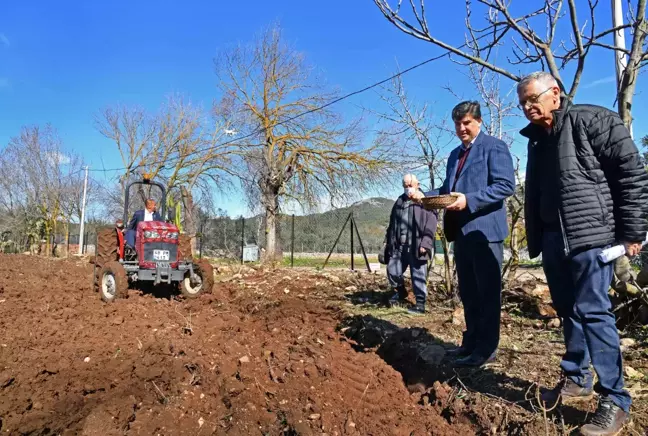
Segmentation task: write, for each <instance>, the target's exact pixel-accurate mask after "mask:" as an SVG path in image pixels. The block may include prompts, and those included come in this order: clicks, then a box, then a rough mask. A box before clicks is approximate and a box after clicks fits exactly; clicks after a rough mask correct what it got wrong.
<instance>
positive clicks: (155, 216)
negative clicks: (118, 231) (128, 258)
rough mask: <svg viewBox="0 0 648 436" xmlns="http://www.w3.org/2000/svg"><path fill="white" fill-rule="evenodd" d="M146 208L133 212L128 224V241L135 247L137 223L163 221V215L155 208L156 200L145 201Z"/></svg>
mask: <svg viewBox="0 0 648 436" xmlns="http://www.w3.org/2000/svg"><path fill="white" fill-rule="evenodd" d="M144 207H145V208H144V209H142V210H138V211H136V212H135V213H134V214H133V218H131V220H130V222H129V223H128V226H127V227H126V230H125V231H126V243H127V244H128V245H130V246H131V247H135V235H136V234H137V225H138V224H139V223H140V221H162V217H160V214H159V213H157V211H156V210H155V200H152V199H150V198H149V199H148V200H146V202H145V203H144Z"/></svg>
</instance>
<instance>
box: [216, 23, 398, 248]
mask: <svg viewBox="0 0 648 436" xmlns="http://www.w3.org/2000/svg"><path fill="white" fill-rule="evenodd" d="M216 67H217V68H216V71H217V77H218V79H219V85H218V86H219V88H220V90H221V91H222V93H223V95H224V96H225V98H227V99H229V100H230V101H231V102H232V103H233V108H232V112H231V113H230V114H229V116H230V119H231V120H236V122H234V123H233V124H234V125H236V127H237V130H238V131H239V132H241V133H245V134H246V135H245V136H244V137H245V140H241V141H239V142H238V146H239V147H240V150H241V153H242V163H243V165H244V167H243V170H242V171H241V172H240V173H239V174H238V176H239V178H240V180H241V181H242V183H243V185H244V186H245V187H246V188H247V192H248V194H249V198H250V200H251V201H252V202H258V203H260V205H261V206H262V208H263V215H264V217H265V236H266V251H265V260H274V259H275V257H276V256H277V255H278V254H279V248H280V247H279V238H278V234H277V228H278V215H279V213H280V208H281V204H282V201H286V200H294V201H296V202H299V204H301V205H303V206H305V205H313V204H316V203H317V202H318V201H319V200H320V199H321V198H322V197H323V196H329V197H330V198H332V199H335V198H341V197H343V196H344V195H346V194H350V193H353V194H356V193H359V192H362V191H363V190H364V189H365V188H367V187H368V186H370V185H372V183H374V182H376V181H377V180H380V178H381V177H384V175H385V173H386V172H387V170H388V163H389V158H388V157H387V156H385V155H383V154H382V151H383V150H381V148H380V147H379V146H376V145H372V146H367V147H365V146H363V144H362V139H363V138H362V135H361V134H362V130H361V128H360V125H359V122H357V121H356V122H351V123H344V122H343V121H342V119H341V117H340V116H339V114H337V113H335V112H334V111H333V110H331V109H330V107H329V103H330V102H331V101H333V100H335V99H336V97H337V94H336V93H335V92H331V91H328V90H326V89H325V87H324V85H323V81H322V80H321V78H317V77H314V76H313V74H312V68H311V67H309V66H308V65H307V64H306V63H305V60H304V57H303V55H302V54H301V53H298V52H296V51H295V50H293V49H292V48H290V47H288V46H287V45H286V44H285V43H283V41H282V38H281V31H280V30H279V28H278V27H272V28H269V29H267V30H265V31H264V32H263V33H262V34H261V35H260V36H259V37H258V38H257V40H256V41H255V42H254V44H252V45H248V46H243V45H239V46H237V47H234V48H232V49H229V50H225V51H223V52H222V53H221V54H220V55H219V57H218V58H217V60H216Z"/></svg>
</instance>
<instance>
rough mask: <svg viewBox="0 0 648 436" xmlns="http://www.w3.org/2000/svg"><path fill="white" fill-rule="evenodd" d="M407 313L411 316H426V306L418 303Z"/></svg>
mask: <svg viewBox="0 0 648 436" xmlns="http://www.w3.org/2000/svg"><path fill="white" fill-rule="evenodd" d="M407 312H408V313H410V314H411V315H424V314H425V304H422V303H416V305H415V306H412V307H410V308H409V309H407Z"/></svg>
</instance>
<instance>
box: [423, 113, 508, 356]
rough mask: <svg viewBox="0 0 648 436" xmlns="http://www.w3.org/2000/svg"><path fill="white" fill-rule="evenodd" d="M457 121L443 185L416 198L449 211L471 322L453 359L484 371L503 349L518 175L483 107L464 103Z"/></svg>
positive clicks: (448, 228)
mask: <svg viewBox="0 0 648 436" xmlns="http://www.w3.org/2000/svg"><path fill="white" fill-rule="evenodd" d="M452 120H453V121H454V124H455V132H456V134H457V137H458V138H459V139H460V140H461V145H460V146H458V147H457V148H455V149H454V150H453V151H452V152H451V153H450V156H449V157H448V163H447V166H446V178H445V181H444V183H443V186H442V187H441V189H440V190H439V191H438V192H434V191H432V192H428V193H426V194H423V193H422V192H420V191H419V192H416V193H413V194H412V196H411V198H412V199H413V200H415V201H420V202H422V203H423V206H424V207H426V208H430V209H439V208H445V210H446V212H445V216H444V220H443V221H444V232H445V236H446V239H447V240H448V241H449V242H454V258H455V262H456V266H457V278H458V281H459V296H460V297H461V301H462V303H463V306H464V317H465V321H466V331H465V332H464V334H463V340H462V342H461V346H460V347H458V348H456V349H454V350H451V351H450V354H451V355H453V356H454V357H456V360H455V365H456V366H460V367H480V366H483V365H484V364H486V363H489V362H491V361H493V360H494V359H495V354H496V350H497V347H498V345H499V330H500V311H501V294H502V277H501V268H502V258H503V252H504V239H506V237H507V236H508V223H507V220H506V206H505V204H504V202H505V200H506V198H508V197H510V196H511V195H513V193H514V191H515V175H514V169H513V159H512V158H511V154H510V152H509V149H508V146H507V145H506V144H505V143H504V142H503V141H502V140H500V139H497V138H495V137H492V136H490V135H487V134H486V133H484V132H482V131H481V125H482V117H481V108H480V106H479V103H478V102H476V101H465V102H462V103H459V104H458V105H457V106H455V108H454V109H453V110H452ZM435 194H441V195H435Z"/></svg>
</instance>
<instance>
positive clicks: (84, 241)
mask: <svg viewBox="0 0 648 436" xmlns="http://www.w3.org/2000/svg"><path fill="white" fill-rule="evenodd" d="M96 248H97V247H95V249H96ZM83 253H84V254H88V232H86V233H85V238H83Z"/></svg>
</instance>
